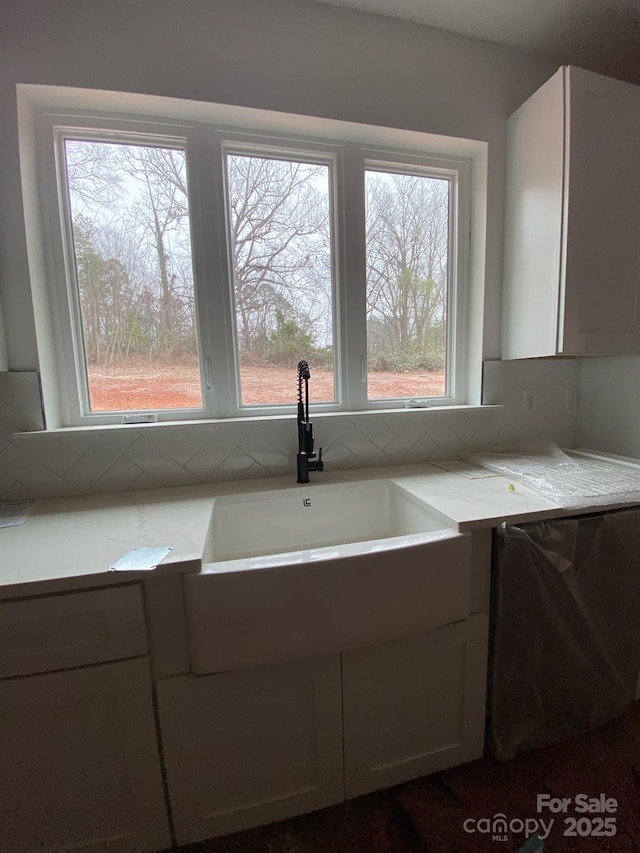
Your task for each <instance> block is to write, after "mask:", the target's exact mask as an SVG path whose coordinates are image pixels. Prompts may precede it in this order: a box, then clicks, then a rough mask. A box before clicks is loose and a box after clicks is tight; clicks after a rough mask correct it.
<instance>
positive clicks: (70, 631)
mask: <svg viewBox="0 0 640 853" xmlns="http://www.w3.org/2000/svg"><path fill="white" fill-rule="evenodd" d="M146 651H147V632H146V626H145V619H144V608H143V604H142V593H141V590H140V588H139V587H134V586H129V587H115V588H113V589H100V590H91V591H89V592H77V593H71V594H69V595H52V596H47V597H43V598H33V599H29V600H27V601H10V602H6V603H4V604H0V677H5V678H6V677H7V676H14V675H28V674H31V673H36V672H47V671H49V670H54V669H65V668H67V667H75V666H82V665H84V664H90V663H99V662H100V661H108V660H116V659H118V658H126V657H134V656H135V655H142V654H145V653H146Z"/></svg>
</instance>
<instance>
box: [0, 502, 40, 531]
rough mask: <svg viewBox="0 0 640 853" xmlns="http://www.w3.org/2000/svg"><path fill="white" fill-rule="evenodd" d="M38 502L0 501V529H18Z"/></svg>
mask: <svg viewBox="0 0 640 853" xmlns="http://www.w3.org/2000/svg"><path fill="white" fill-rule="evenodd" d="M37 503H38V501H0V528H2V527H20V525H21V524H24V523H25V521H26V520H27V519H28V518H29V516H30V515H31V512H32V511H33V508H34V507H35V505H36V504H37Z"/></svg>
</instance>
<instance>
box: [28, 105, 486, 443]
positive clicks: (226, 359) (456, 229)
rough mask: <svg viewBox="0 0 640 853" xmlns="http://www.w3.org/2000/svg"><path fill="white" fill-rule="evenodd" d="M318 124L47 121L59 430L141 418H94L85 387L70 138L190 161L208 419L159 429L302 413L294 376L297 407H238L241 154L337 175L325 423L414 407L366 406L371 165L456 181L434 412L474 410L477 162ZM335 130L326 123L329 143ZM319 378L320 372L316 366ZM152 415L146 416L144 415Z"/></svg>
mask: <svg viewBox="0 0 640 853" xmlns="http://www.w3.org/2000/svg"><path fill="white" fill-rule="evenodd" d="M138 97H142V96H138ZM151 100H153V99H151ZM237 109H240V108H237ZM247 112H254V111H247ZM276 115H277V114H276ZM314 123H315V124H316V128H315V129H316V133H314V134H309V135H305V134H301V133H291V132H288V131H287V132H279V131H277V130H273V129H267V130H265V129H264V128H261V127H258V128H257V129H255V130H253V129H247V128H244V127H238V126H237V125H236V126H234V125H231V124H229V126H224V123H223V122H214V121H211V122H209V121H207V122H202V121H184V120H176V119H175V118H174V117H173V116H171V117H169V118H158V117H156V116H155V115H150V116H144V115H134V116H131V115H127V114H122V113H117V112H109V113H104V112H97V111H93V110H87V109H77V110H73V109H64V110H60V109H47V108H40V109H39V110H37V125H36V127H37V130H36V143H37V168H38V187H39V198H40V209H41V217H42V222H41V228H42V235H43V243H44V246H45V256H44V257H45V266H46V267H47V268H48V269H49V270H50V271H51V281H50V313H51V326H52V332H53V338H54V344H55V358H56V370H55V374H56V377H57V385H58V388H57V394H58V396H59V403H60V417H59V421H60V423H59V424H56V426H60V427H76V426H90V425H94V426H99V425H108V424H120V423H122V420H123V416H126V415H130V414H137V413H139V411H140V410H132V411H131V412H115V413H103V412H89V411H88V410H87V409H88V406H87V396H86V393H87V392H86V387H84V388H83V385H82V380H81V378H82V376H83V367H82V364H81V363H80V361H79V357H78V354H77V353H78V340H79V330H78V319H77V318H78V316H79V313H78V310H77V286H76V285H75V264H74V258H73V246H72V235H71V234H70V229H69V227H68V224H65V223H68V222H69V221H70V220H69V210H68V192H67V190H66V183H65V184H64V185H63V191H61V190H60V187H61V184H60V179H61V170H60V162H59V156H60V155H59V150H60V147H59V146H60V144H61V143H60V140H61V139H62V138H64V136H65V135H66V136H68V137H71V138H90V139H102V140H104V141H114V139H115V138H118V139H119V140H120V141H123V142H127V141H138V142H146V143H148V144H154V143H156V144H159V145H162V144H165V145H176V146H178V147H184V149H185V151H186V156H187V164H188V165H187V168H188V177H189V213H190V222H191V229H192V232H191V233H192V257H193V267H194V281H195V291H196V315H197V323H198V329H197V335H198V344H199V353H200V362H201V365H200V366H201V377H202V389H203V407H202V408H197V409H196V408H193V409H170V410H158V411H156V412H154V414H155V415H157V419H158V420H159V421H193V420H203V419H218V418H228V417H259V416H273V415H287V416H288V415H291V414H292V413H293V412H294V411H295V393H296V383H295V376H292V382H291V387H292V394H291V404H290V405H269V406H242V405H240V402H239V400H240V386H239V381H240V380H239V359H238V354H237V346H236V343H235V322H234V316H233V293H232V279H231V276H230V274H229V273H230V258H229V255H228V250H227V245H228V240H227V211H226V204H225V200H226V192H225V186H224V184H225V175H224V155H225V153H227V152H238V153H242V151H247V152H253V153H257V152H265V153H267V154H268V153H272V154H274V155H275V156H283V157H286V156H291V157H295V158H300V159H305V158H307V159H309V161H311V162H320V161H322V162H327V163H330V164H331V172H330V174H331V180H332V186H331V204H332V216H333V223H332V239H333V266H334V270H333V289H334V290H333V310H334V372H335V386H336V401H335V402H333V403H314V402H313V400H312V403H311V405H312V408H313V410H314V411H316V412H333V411H335V412H349V411H371V410H387V409H398V408H402V407H404V405H405V399H406V398H392V399H387V400H382V399H372V400H369V399H368V398H367V388H366V374H367V368H366V353H367V333H366V257H365V240H364V236H365V193H364V181H365V169H366V168H367V167H368V166H369V165H371V166H372V168H388V169H389V170H390V171H393V170H397V171H400V172H411V171H412V170H415V171H416V173H419V174H426V175H433V176H438V177H446V178H447V179H448V180H449V181H450V186H451V194H450V198H451V211H450V214H451V219H450V251H449V278H450V281H449V286H448V296H449V300H450V302H449V306H448V310H447V339H448V344H447V383H448V388H447V394H446V395H444V396H442V397H430V398H427V404H428V405H429V406H430V407H434V408H435V407H438V406H455V405H464V404H467V403H468V400H467V387H466V373H467V369H468V368H467V359H468V355H467V327H468V309H467V306H468V303H469V252H470V208H471V159H470V158H469V157H468V156H459V155H455V154H451V155H449V154H442V153H440V152H438V153H435V154H432V155H429V154H426V153H425V154H423V153H416V150H415V147H414V148H404V147H403V146H402V145H398V146H396V145H393V146H390V145H388V144H381V145H376V144H371V141H370V136H371V134H370V133H367V134H365V133H363V140H362V141H360V140H358V139H357V134H355V136H356V138H355V139H354V138H353V136H351V138H349V139H346V140H345V139H341V138H340V137H339V136H334V137H333V138H330V139H327V138H326V137H321V136H319V135H318V133H317V123H318V120H314ZM336 124H337V123H335V122H327V128H328V135H330V131H331V130H332V129H334V126H335V125H336ZM338 124H339V123H338ZM353 127H355V128H357V127H358V126H353ZM285 130H286V129H285ZM369 130H370V129H369ZM396 133H397V134H399V133H400V132H396ZM381 136H384V134H381ZM365 137H366V139H365ZM74 300H75V302H76V305H75V318H76V319H74V310H73V309H71V310H70V307H69V306H70V305H71V306H73V305H74ZM301 355H303V354H301ZM311 367H312V372H313V365H311ZM46 397H47V395H46V394H45V399H46ZM148 411H149V410H145V414H146V413H147V412H148Z"/></svg>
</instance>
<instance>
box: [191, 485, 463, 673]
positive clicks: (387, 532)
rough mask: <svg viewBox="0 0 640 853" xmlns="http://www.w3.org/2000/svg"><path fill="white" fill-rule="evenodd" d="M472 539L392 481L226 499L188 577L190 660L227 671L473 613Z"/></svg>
mask: <svg viewBox="0 0 640 853" xmlns="http://www.w3.org/2000/svg"><path fill="white" fill-rule="evenodd" d="M470 566H471V540H470V536H469V534H460V533H457V532H456V531H455V530H453V529H451V527H449V526H448V525H447V523H446V521H444V520H443V519H442V518H441V517H439V516H438V515H437V514H436V513H435V512H434V511H433V510H432V509H431V508H430V507H429V506H428V504H426V503H425V502H424V501H422V500H420V499H419V498H417V497H416V496H414V495H413V494H411V492H409V491H408V490H405V489H404V488H402V487H401V486H400V485H399V484H398V483H397V482H394V481H392V480H376V481H368V482H360V483H345V484H337V485H334V484H329V485H323V484H316V483H314V484H313V485H312V486H307V485H305V486H304V487H300V486H297V487H292V488H290V489H282V490H278V491H265V492H257V493H252V494H248V495H236V496H231V497H222V498H216V499H215V500H214V503H213V512H212V517H211V524H210V529H209V535H208V539H207V544H206V547H205V552H204V555H203V565H202V572H201V573H200V574H197V575H185V577H184V595H185V610H186V617H187V631H188V635H189V648H190V652H191V668H192V671H193V672H195V673H196V674H204V673H208V672H223V671H227V670H230V669H242V668H246V667H251V666H260V665H266V664H272V663H278V662H284V661H288V660H295V659H300V658H310V657H317V656H319V655H323V654H328V653H332V652H338V651H341V650H346V649H349V648H355V647H357V646H364V645H372V644H374V643H376V642H383V641H386V640H389V639H393V638H396V637H402V636H409V635H410V634H415V633H418V632H420V631H423V630H428V629H429V628H433V627H435V626H437V625H444V624H448V623H450V622H455V621H458V620H460V619H465V618H466V617H467V616H468V615H469V609H470V608H469V595H470V571H471V569H470Z"/></svg>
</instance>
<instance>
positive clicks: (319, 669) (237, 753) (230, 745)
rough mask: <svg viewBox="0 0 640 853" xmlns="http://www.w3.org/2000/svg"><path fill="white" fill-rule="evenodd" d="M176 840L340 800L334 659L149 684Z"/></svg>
mask: <svg viewBox="0 0 640 853" xmlns="http://www.w3.org/2000/svg"><path fill="white" fill-rule="evenodd" d="M158 702H159V710H160V720H161V729H162V740H163V746H164V757H165V767H166V774H167V783H168V786H169V799H170V802H171V810H172V815H173V821H174V827H175V832H176V841H177V843H178V844H186V843H189V842H191V841H198V840H201V839H204V838H212V837H214V836H216V835H222V834H224V833H228V832H234V831H235V830H239V829H246V828H248V827H251V826H257V825H259V824H262V823H269V822H270V821H275V820H280V819H282V818H285V817H289V816H291V815H296V814H301V813H303V812H309V811H314V810H315V809H319V808H323V807H324V806H328V805H332V804H333V803H338V802H341V801H342V800H343V799H344V787H343V779H342V708H341V701H340V656H339V655H331V656H329V657H323V658H319V659H316V660H311V661H308V660H307V661H298V662H296V663H291V664H283V665H278V666H269V667H259V668H256V669H248V670H239V671H236V672H226V673H221V674H216V675H206V676H198V677H193V676H180V677H177V678H168V679H164V680H162V681H160V682H159V684H158Z"/></svg>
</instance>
